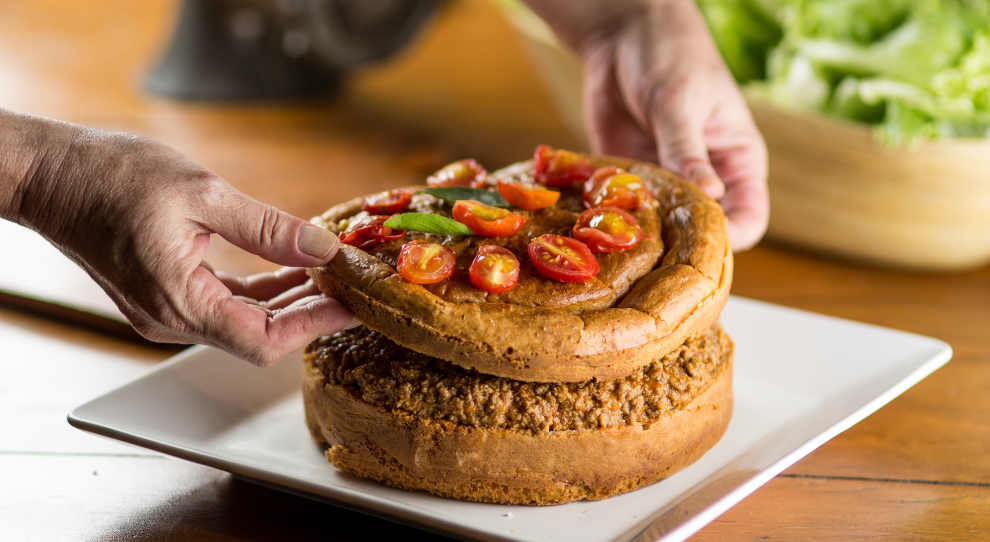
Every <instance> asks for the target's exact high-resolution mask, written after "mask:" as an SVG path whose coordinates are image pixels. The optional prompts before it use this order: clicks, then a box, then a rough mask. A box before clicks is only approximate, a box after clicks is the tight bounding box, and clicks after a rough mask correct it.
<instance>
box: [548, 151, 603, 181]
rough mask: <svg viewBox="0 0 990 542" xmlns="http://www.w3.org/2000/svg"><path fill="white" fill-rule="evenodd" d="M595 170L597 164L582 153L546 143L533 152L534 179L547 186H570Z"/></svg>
mask: <svg viewBox="0 0 990 542" xmlns="http://www.w3.org/2000/svg"><path fill="white" fill-rule="evenodd" d="M594 172H595V166H592V165H591V162H589V161H588V159H587V158H584V157H583V156H581V155H580V154H577V153H574V152H571V151H565V150H560V149H552V148H550V147H548V146H546V145H540V146H539V147H536V152H535V153H534V154H533V179H535V180H536V182H538V183H540V184H545V185H547V186H568V185H570V184H573V183H575V182H577V181H583V180H585V179H587V178H588V177H590V176H591V174H592V173H594Z"/></svg>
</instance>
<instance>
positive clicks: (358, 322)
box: [344, 318, 364, 329]
mask: <svg viewBox="0 0 990 542" xmlns="http://www.w3.org/2000/svg"><path fill="white" fill-rule="evenodd" d="M363 325H364V323H363V322H361V320H358V319H357V318H355V319H354V321H353V322H351V323H350V324H347V326H346V327H345V328H344V329H354V328H356V327H361V326H363Z"/></svg>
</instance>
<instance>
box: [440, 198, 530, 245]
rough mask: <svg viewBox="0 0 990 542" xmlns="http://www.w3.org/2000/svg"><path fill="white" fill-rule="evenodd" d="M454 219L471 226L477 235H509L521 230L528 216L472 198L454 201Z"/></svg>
mask: <svg viewBox="0 0 990 542" xmlns="http://www.w3.org/2000/svg"><path fill="white" fill-rule="evenodd" d="M453 215H454V220H456V221H458V222H460V223H461V224H464V225H465V226H467V227H469V228H471V231H473V232H474V233H475V235H486V236H488V237H508V236H510V235H512V234H513V233H516V232H517V231H519V228H521V227H523V224H525V223H526V217H524V216H522V215H517V214H516V213H513V212H512V211H510V210H508V209H500V208H498V207H492V206H491V205H485V204H484V203H481V202H480V201H474V200H470V199H463V200H457V201H456V202H454V209H453Z"/></svg>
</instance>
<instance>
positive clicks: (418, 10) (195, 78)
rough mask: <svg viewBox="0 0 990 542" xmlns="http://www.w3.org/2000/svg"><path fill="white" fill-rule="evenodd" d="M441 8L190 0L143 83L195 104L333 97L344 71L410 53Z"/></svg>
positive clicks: (319, 0)
mask: <svg viewBox="0 0 990 542" xmlns="http://www.w3.org/2000/svg"><path fill="white" fill-rule="evenodd" d="M438 3H439V2H438V0H185V1H184V2H183V4H182V11H181V13H180V16H179V22H178V25H177V27H176V31H175V33H174V35H173V37H172V41H171V44H170V45H169V47H168V49H167V50H166V52H165V54H164V55H163V57H162V58H161V60H160V61H159V62H158V64H157V65H156V66H155V67H154V69H153V70H152V71H151V73H149V74H148V77H147V78H146V80H145V87H146V88H147V89H148V90H149V91H150V92H153V93H155V94H161V95H164V96H169V97H173V98H181V99H197V100H249V99H266V98H291V97H298V96H305V95H310V94H317V93H323V92H327V91H330V90H332V89H333V88H335V87H336V85H337V84H338V83H339V81H340V79H341V76H342V74H343V73H344V71H345V70H348V69H353V68H356V67H359V66H362V65H366V64H370V63H372V62H376V61H379V60H382V59H384V58H387V57H388V56H390V55H392V54H393V53H395V52H396V51H398V50H400V49H401V48H402V47H403V46H404V45H406V44H407V43H408V42H409V41H410V40H411V39H413V37H415V35H416V33H417V31H418V30H419V29H420V28H421V27H422V26H423V23H424V22H425V21H426V20H427V19H428V18H429V17H430V15H432V13H433V12H434V11H435V8H436V6H437V4H438Z"/></svg>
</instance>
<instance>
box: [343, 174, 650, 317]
mask: <svg viewBox="0 0 990 542" xmlns="http://www.w3.org/2000/svg"><path fill="white" fill-rule="evenodd" d="M514 177H515V178H516V179H517V180H519V179H521V180H526V179H525V178H521V177H519V176H518V175H516V176H514ZM530 180H531V179H530ZM584 210H585V207H584V205H583V203H582V201H581V188H580V187H579V186H574V187H570V188H563V189H561V199H560V201H558V202H557V204H556V205H554V206H553V207H548V208H546V209H539V210H536V211H525V210H522V209H516V208H513V209H512V211H513V212H515V213H517V214H521V215H523V216H525V217H526V224H525V225H524V226H523V227H522V229H521V230H519V232H517V233H516V234H514V235H512V236H509V237H484V236H480V235H467V236H445V235H432V234H427V233H421V232H414V231H409V232H406V235H405V237H404V238H403V239H401V240H398V241H390V242H385V243H379V244H377V245H373V246H370V247H367V248H365V249H363V250H364V251H365V252H367V253H368V254H370V255H372V256H375V257H376V258H378V259H380V260H381V261H383V262H384V263H386V264H388V265H389V266H391V267H392V268H395V264H396V260H397V259H398V257H399V250H400V249H401V248H402V245H403V244H404V243H407V242H409V241H411V240H414V239H422V240H426V241H430V242H434V243H440V244H443V245H445V246H447V247H448V248H450V249H451V250H453V251H454V254H455V255H456V256H457V267H456V271H455V273H454V276H453V277H451V278H450V279H447V280H444V281H441V282H439V283H436V284H430V285H426V286H425V287H426V289H427V290H429V291H430V292H432V293H433V294H435V295H437V296H438V297H440V298H441V299H443V300H444V301H448V302H452V303H484V302H487V303H507V304H512V305H522V306H530V307H534V306H539V307H552V308H558V309H562V310H567V311H580V310H592V309H602V308H606V307H610V306H612V305H613V304H615V303H616V302H617V301H618V300H619V299H621V298H622V296H624V295H625V294H626V293H627V292H628V291H629V289H630V288H631V286H632V284H634V283H635V282H636V281H637V280H639V279H640V278H642V277H643V276H644V275H646V274H647V273H649V272H650V271H651V270H652V269H653V268H654V267H655V266H656V264H657V263H658V260H659V258H660V255H661V254H662V252H663V242H662V240H661V232H660V228H661V226H660V220H659V219H658V217H657V213H656V210H655V209H654V208H652V207H644V208H641V209H638V210H635V211H631V212H630V214H632V215H633V216H634V217H635V218H636V220H637V221H638V222H639V225H640V227H641V228H643V233H644V237H643V239H642V240H641V241H640V242H639V243H637V244H636V246H634V247H632V248H630V249H628V250H626V251H623V252H613V253H608V254H597V255H596V258H597V260H598V264H599V266H600V268H601V269H600V271H599V272H598V275H597V276H595V278H593V279H591V280H589V281H587V282H582V283H563V282H558V281H555V280H550V279H547V278H545V277H543V276H542V275H540V274H539V273H538V272H537V271H536V268H535V267H534V266H533V264H532V263H531V262H530V260H529V255H528V253H527V250H526V248H527V246H528V245H529V242H530V240H531V239H533V238H535V237H539V236H540V235H543V234H546V233H552V234H556V235H564V236H568V237H569V236H571V235H572V230H573V228H574V224H575V223H576V222H577V219H578V215H580V214H581V212H582V211H584ZM409 212H419V213H434V214H439V215H443V216H446V217H448V218H450V217H451V214H450V205H449V204H446V203H444V202H443V201H442V200H439V199H437V198H434V197H432V196H430V195H427V194H422V193H420V194H414V195H413V200H412V204H411V205H410V208H409ZM365 214H366V213H358V214H355V215H353V217H325V218H328V219H329V220H327V221H326V222H325V225H326V227H327V228H328V229H330V230H331V231H333V232H335V233H340V232H341V231H343V230H345V229H346V228H347V225H348V223H349V222H350V220H351V219H360V218H361V217H363V216H365ZM482 245H498V246H503V247H505V248H507V249H509V250H510V251H512V253H513V254H515V255H516V257H517V258H518V259H519V264H520V276H519V282H518V283H516V286H515V287H514V288H512V289H511V290H508V291H506V292H503V293H500V294H490V293H488V292H485V291H484V290H481V289H480V288H477V287H475V286H474V285H473V284H471V282H470V280H469V279H468V268H469V267H470V266H471V262H472V261H473V260H474V257H475V255H476V254H477V252H478V248H479V247H480V246H482Z"/></svg>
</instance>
